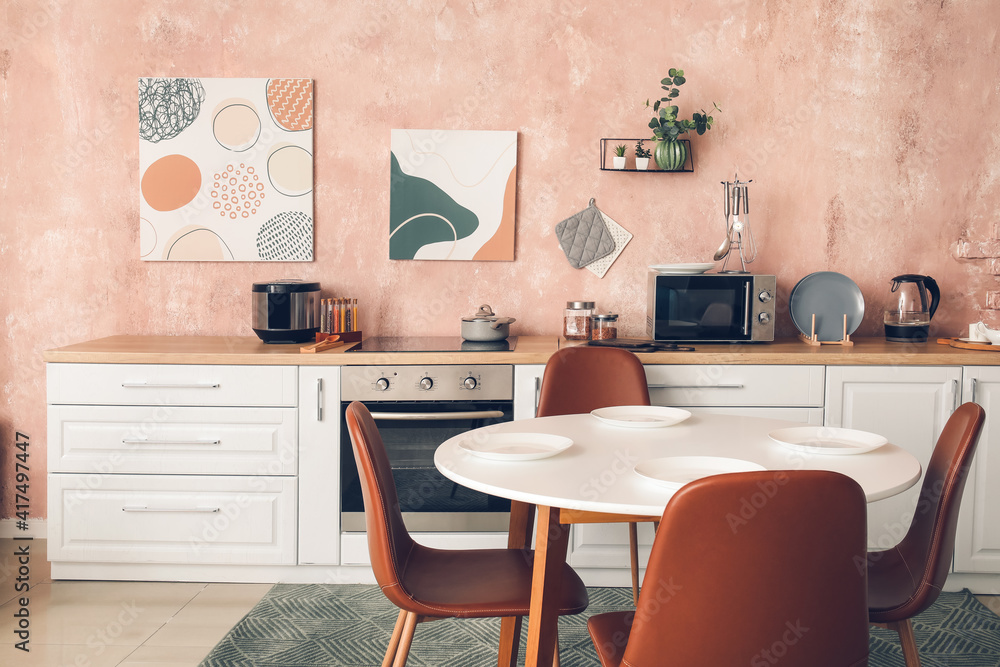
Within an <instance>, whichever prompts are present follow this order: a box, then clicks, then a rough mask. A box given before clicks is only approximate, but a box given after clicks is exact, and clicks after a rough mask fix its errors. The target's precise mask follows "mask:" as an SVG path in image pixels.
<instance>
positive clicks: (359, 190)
mask: <svg viewBox="0 0 1000 667" xmlns="http://www.w3.org/2000/svg"><path fill="white" fill-rule="evenodd" d="M227 4H228V3H221V2H204V1H203V0H173V1H169V2H168V1H166V0H160V1H152V0H150V1H145V2H140V3H136V2H134V1H126V0H105V1H104V2H101V3H74V2H70V1H69V0H49V1H41V0H39V1H31V0H20V1H19V0H13V1H12V2H5V3H3V6H2V9H0V109H2V122H0V192H2V197H3V199H2V203H0V219H2V226H0V271H2V280H0V294H2V295H3V300H2V304H3V310H4V312H3V315H4V327H3V334H2V339H0V340H2V341H3V342H2V349H0V352H2V355H0V377H2V387H3V389H2V391H3V403H2V406H0V428H2V429H3V442H4V444H5V445H6V446H8V447H5V451H4V454H3V456H4V460H3V461H2V463H0V471H2V473H0V474H2V478H3V479H7V480H9V479H10V478H11V467H12V466H11V460H10V459H11V456H12V455H11V453H10V449H9V444H10V441H11V439H12V435H11V430H12V429H18V430H20V431H22V432H25V433H28V434H29V435H30V436H31V438H32V443H33V444H32V447H33V451H32V457H33V458H32V464H33V465H32V469H33V481H34V486H33V494H32V495H33V499H34V510H33V514H34V515H42V514H43V504H44V500H43V495H44V443H45V392H44V384H45V378H44V367H43V364H42V362H41V356H40V355H41V352H42V351H43V350H45V349H47V348H51V347H55V346H59V345H63V344H68V343H72V342H77V341H83V340H87V339H91V338H96V337H100V336H106V335H111V334H238V335H251V331H250V322H249V319H250V284H251V283H252V282H254V281H261V280H268V279H274V278H280V277H292V276H294V277H300V278H304V279H311V280H318V281H320V282H321V283H322V285H323V288H324V293H328V294H330V295H334V294H336V295H351V296H356V297H358V298H359V303H360V304H361V306H362V324H363V326H364V329H365V330H366V331H367V332H370V333H381V334H401V335H406V334H440V335H457V334H458V331H459V318H460V317H462V316H464V315H467V314H470V313H472V312H473V311H474V310H475V307H476V306H477V305H478V304H480V303H484V302H488V303H490V304H492V305H493V307H494V308H495V310H496V311H497V312H498V313H500V314H503V315H511V316H515V317H517V318H518V323H517V324H515V325H514V329H513V330H514V332H515V333H520V334H554V333H557V332H558V331H559V327H560V323H561V320H560V316H561V308H562V306H563V304H564V302H565V301H566V300H570V299H583V298H586V299H593V300H596V301H597V302H598V305H599V307H601V308H602V309H607V308H610V309H613V310H615V311H618V312H620V313H621V316H622V317H621V321H622V329H623V334H625V335H638V334H640V333H641V330H642V326H643V320H644V307H645V305H644V304H645V301H644V300H645V288H644V284H645V283H644V274H645V269H646V266H647V265H648V264H651V263H661V262H692V261H706V260H707V259H708V258H710V256H711V254H712V252H713V251H714V250H715V248H716V247H718V245H719V243H720V242H721V240H722V238H723V227H722V219H723V217H722V212H721V206H720V204H721V199H722V198H721V192H722V190H721V186H720V185H719V182H720V181H722V180H726V179H731V178H732V176H733V172H734V170H737V169H738V170H739V173H740V175H741V177H752V178H753V179H754V184H753V186H752V191H751V202H752V205H753V210H752V221H753V225H754V226H755V228H756V234H757V239H758V244H759V246H760V258H759V260H758V261H757V263H755V264H754V265H753V266H752V269H753V270H754V271H755V272H758V273H774V274H776V275H777V276H778V286H779V292H780V295H779V296H780V299H781V304H782V306H780V307H779V322H778V333H779V335H788V334H791V333H793V332H794V330H793V328H792V326H791V322H790V319H789V317H788V314H787V308H785V307H784V306H783V304H785V303H786V302H787V298H788V293H789V291H790V290H791V288H792V287H793V286H794V285H795V283H796V281H798V280H799V279H800V278H802V277H803V276H805V275H806V274H808V273H811V272H813V271H820V270H833V271H839V272H842V273H845V274H847V275H848V276H850V277H851V278H853V279H854V280H855V281H856V282H857V283H858V284H859V285H860V286H861V289H862V291H863V292H864V295H865V299H866V302H867V311H866V316H865V321H864V323H863V325H862V327H861V329H860V330H859V332H858V333H859V334H861V335H880V334H881V332H882V329H881V311H882V308H883V304H884V302H885V301H886V300H887V295H888V286H889V282H888V281H889V278H891V277H892V276H894V275H896V274H898V273H908V272H912V273H926V274H930V275H932V276H934V277H935V278H936V279H937V280H938V282H939V284H940V285H941V287H942V290H943V293H944V297H943V303H942V306H941V308H940V310H939V312H938V315H937V317H936V318H935V320H934V324H933V326H932V335H957V334H959V333H960V332H961V331H962V329H963V327H964V325H965V324H967V323H968V322H970V321H975V320H977V319H979V318H980V316H981V315H982V313H981V312H980V310H981V309H983V308H985V307H986V306H987V295H988V293H990V292H994V291H995V290H997V285H996V280H995V278H994V277H993V272H994V271H997V272H1000V268H998V269H994V268H993V264H994V262H993V260H992V259H990V258H991V257H993V256H995V255H998V254H1000V250H998V249H995V248H994V246H995V245H997V244H996V242H995V241H993V242H991V241H992V240H993V239H994V238H995V235H996V232H995V231H994V225H995V224H996V223H997V222H998V220H997V216H996V210H997V209H998V207H1000V183H998V178H1000V120H998V116H997V114H996V111H995V110H996V108H997V102H998V99H997V97H998V88H997V84H996V75H997V63H998V62H1000V60H998V53H997V51H998V48H997V46H998V45H997V25H1000V4H997V3H995V2H989V1H988V0H980V1H972V2H953V1H951V0H943V1H942V2H940V3H939V2H895V1H890V0H886V1H884V2H881V1H880V2H874V3H872V2H870V1H869V0H843V1H839V2H838V1H836V0H832V1H831V0H796V1H795V2H792V1H791V0H784V1H781V0H775V1H764V0H761V1H760V2H750V1H746V0H714V1H713V0H707V1H705V2H691V1H689V0H686V1H680V0H632V1H623V2H584V1H582V0H549V1H544V0H506V1H504V2H500V1H499V0H467V1H465V2H450V1H446V0H436V1H426V2H420V1H417V2H395V1H393V2H384V3H383V2H378V3H375V2H365V3H359V2H300V3H271V2H263V1H262V0H253V1H247V2H240V3H233V4H232V6H231V7H229V6H227ZM672 66H674V67H681V68H683V69H684V70H685V73H686V75H687V77H688V83H687V84H686V85H685V86H684V87H683V88H682V94H681V97H680V102H681V104H682V110H683V111H684V112H685V113H686V114H690V113H691V111H694V110H697V109H698V108H700V107H701V106H703V105H704V106H708V105H710V104H711V102H712V101H716V102H718V104H719V105H720V106H721V107H722V109H723V113H721V114H716V119H717V125H716V128H715V129H714V130H712V131H711V132H710V133H709V134H707V135H705V136H703V137H695V138H694V146H695V149H694V150H695V159H696V172H695V173H693V174H678V175H662V174H618V173H613V172H602V171H599V170H598V168H597V166H598V151H597V147H598V140H599V138H600V137H602V136H603V137H620V136H626V137H629V136H645V135H646V132H647V130H646V129H645V128H646V122H647V120H648V114H647V113H646V111H645V110H644V109H643V108H642V102H643V101H645V100H646V99H647V98H649V97H653V96H655V95H656V94H657V93H658V92H659V87H658V81H659V80H660V78H661V77H663V76H665V75H666V71H667V69H668V68H669V67H672ZM139 76H204V77H209V76H215V77H224V76H233V77H269V76H280V77H311V78H313V79H314V80H315V95H316V134H315V137H316V143H315V182H316V189H315V210H316V215H315V218H316V226H315V234H316V244H315V251H316V252H315V255H316V261H314V262H312V263H303V264H295V265H288V264H266V263H241V264H223V263H144V262H141V261H139V259H138V256H139V248H138V236H139V232H138V229H139V227H138V196H139V195H138V174H137V171H138V124H137V111H136V80H137V78H138V77H139ZM392 128H454V129H495V130H517V131H518V132H519V147H518V152H519V155H518V161H519V163H518V193H517V197H518V202H517V246H516V261H514V262H498V263H485V262H406V261H394V262H390V261H389V260H388V259H387V256H388V239H387V221H388V206H389V202H388V182H389V178H388V176H389V174H388V170H389V160H388V146H389V131H390V129H392ZM630 148H631V147H630ZM630 154H631V151H630ZM591 197H595V198H596V199H597V203H598V205H599V206H600V207H601V208H602V209H603V210H605V211H606V212H607V213H608V214H609V215H610V216H611V217H613V218H614V219H615V220H617V221H618V222H619V223H620V224H622V225H623V226H624V227H625V228H626V229H628V230H630V231H631V232H632V233H633V234H634V235H635V238H634V239H633V241H632V243H631V244H630V245H629V246H628V248H627V249H626V251H625V252H624V254H622V256H621V257H620V258H619V259H618V261H617V262H616V263H615V264H614V266H613V267H612V268H611V270H610V271H609V272H608V274H607V276H606V277H605V278H604V279H603V280H601V279H598V278H596V277H595V276H593V275H592V274H591V273H590V272H589V271H586V270H574V269H572V268H571V267H570V266H569V265H568V263H567V262H566V261H565V259H564V257H563V255H562V251H561V250H560V249H559V247H558V244H557V242H556V240H555V237H554V235H553V227H554V225H555V224H556V223H557V222H559V221H560V220H561V219H563V218H564V217H566V216H567V215H569V214H571V213H574V212H576V211H577V210H579V209H581V208H583V207H584V206H585V205H586V204H587V201H588V200H589V199H590V198H591ZM960 242H961V243H960ZM974 256H977V257H984V258H985V259H981V260H975V259H973V260H969V259H963V258H961V257H974ZM428 314H432V316H430V317H429V316H428ZM994 314H995V313H992V312H985V315H986V316H993V315H994ZM3 502H4V505H3V508H4V515H5V516H10V514H11V509H12V502H11V496H10V494H9V493H5V494H4V501H3Z"/></svg>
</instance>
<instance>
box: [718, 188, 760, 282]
mask: <svg viewBox="0 0 1000 667" xmlns="http://www.w3.org/2000/svg"><path fill="white" fill-rule="evenodd" d="M734 178H735V180H734V181H722V185H724V186H725V198H724V200H723V207H724V210H725V213H726V240H725V241H723V242H722V245H721V246H719V250H718V251H717V252H716V253H715V260H716V261H719V260H720V259H722V258H725V259H726V261H725V262H723V263H722V269H721V270H720V271H719V272H720V273H747V264H750V263H752V262H753V261H754V260H755V259H757V242H756V241H755V240H754V238H753V230H752V229H751V228H750V189H749V188H748V187H747V186H748V185H749V184H750V183H753V179H751V180H749V181H741V180H740V178H739V174H736V175H735V176H734ZM734 248H735V249H737V250H738V251H739V255H740V269H730V270H728V271H727V270H726V264H728V263H729V255H730V253H731V252H732V251H733V249H734Z"/></svg>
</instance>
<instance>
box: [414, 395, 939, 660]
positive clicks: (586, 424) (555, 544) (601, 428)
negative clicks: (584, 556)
mask: <svg viewBox="0 0 1000 667" xmlns="http://www.w3.org/2000/svg"><path fill="white" fill-rule="evenodd" d="M639 423H641V422H639ZM801 426H805V425H804V424H799V423H794V422H788V421H782V420H775V419H765V418H760V417H748V416H742V415H740V416H736V415H721V414H710V413H702V412H698V413H694V414H692V415H691V416H690V417H689V418H687V419H685V420H684V421H681V422H680V423H677V424H674V425H671V426H662V427H655V428H649V427H644V428H639V427H635V426H632V427H629V426H623V425H618V424H611V423H607V422H606V421H603V420H601V419H598V418H597V417H595V416H593V415H590V414H580V415H563V416H556V417H538V418H534V419H523V420H518V421H512V422H504V423H501V424H493V425H490V426H486V427H483V428H480V429H474V430H472V431H468V432H465V433H462V434H459V435H456V436H454V437H452V438H449V439H448V440H446V441H445V442H444V443H442V444H441V445H440V446H439V447H438V448H437V450H436V452H435V454H434V465H435V466H436V467H437V469H438V470H439V471H440V472H441V474H442V475H444V476H445V477H447V478H448V479H450V480H452V481H453V482H456V483H458V484H461V485H462V486H466V487H468V488H470V489H474V490H476V491H481V492H484V493H488V494H491V495H494V496H499V497H502V498H509V499H510V500H511V501H512V503H511V527H510V536H509V539H508V546H509V547H511V548H527V547H528V546H530V543H531V523H532V520H533V518H534V516H533V515H534V511H533V509H534V508H537V525H536V529H535V530H536V537H535V560H534V566H533V567H534V569H533V574H532V600H531V610H530V615H529V622H528V650H527V656H526V664H527V665H548V664H550V662H551V659H552V653H553V651H554V650H555V636H556V632H557V626H556V620H557V612H556V609H555V605H554V600H556V599H557V598H558V591H557V590H554V589H555V587H556V586H557V585H558V581H559V579H560V577H559V576H557V573H558V571H559V570H558V568H561V567H562V564H563V563H564V562H565V560H566V544H567V540H568V525H567V524H568V523H575V522H580V521H588V520H589V519H587V518H586V516H587V515H588V514H589V513H595V514H594V517H595V519H594V520H601V519H604V518H607V517H606V515H619V516H620V519H621V520H625V519H627V518H628V516H627V515H632V517H633V518H634V517H635V516H639V517H654V518H658V517H659V516H661V515H662V514H663V510H664V508H665V507H666V504H667V502H668V501H669V500H670V497H671V496H672V495H673V494H674V492H675V490H676V488H671V487H670V486H667V485H665V484H664V483H663V481H664V480H657V479H653V478H650V477H648V476H643V475H641V474H639V473H638V472H636V466H639V467H640V470H647V469H648V466H649V462H656V461H658V460H660V459H666V458H668V457H716V458H718V457H722V458H724V459H735V460H737V461H738V462H744V463H745V464H746V465H748V466H750V467H755V468H757V469H760V468H763V469H766V470H775V471H779V470H832V471H835V472H839V473H843V474H844V475H847V476H848V477H851V478H853V479H854V480H855V481H856V482H857V483H858V484H859V485H860V486H861V488H862V489H863V490H864V493H865V496H866V498H867V500H868V502H872V501H875V500H881V499H883V498H888V497H890V496H893V495H896V494H898V493H901V492H903V491H905V490H906V489H908V488H910V487H911V486H913V485H914V484H915V483H916V482H917V480H919V479H920V473H921V468H920V463H919V462H918V461H917V459H916V458H915V457H914V456H913V455H912V454H910V453H909V452H907V451H906V450H904V449H902V448H900V447H898V446H896V445H893V444H891V443H887V444H884V445H882V446H880V447H877V448H876V449H873V450H871V451H867V452H865V453H861V454H852V455H832V454H829V453H818V452H817V453H813V452H812V451H808V449H809V448H805V450H803V448H797V447H791V446H789V445H788V444H782V443H780V442H777V441H775V440H774V439H772V438H771V437H770V436H769V433H771V432H773V431H776V430H779V429H786V428H791V427H801ZM814 428H817V429H818V428H820V427H814ZM820 433H821V431H820ZM508 434H545V435H547V436H560V437H562V438H568V439H569V440H571V441H572V444H570V445H569V446H568V447H567V448H566V449H564V450H562V451H559V452H558V453H556V454H554V455H552V456H548V457H545V458H537V459H533V460H516V459H517V455H516V454H514V455H513V456H512V457H511V458H508V459H504V457H503V454H502V452H503V451H504V450H500V451H501V453H500V458H484V457H483V456H482V451H481V450H491V449H492V448H491V447H490V446H489V445H490V443H491V441H494V442H495V441H496V440H497V439H498V438H499V439H501V440H511V439H512V438H510V437H507V436H508ZM513 439H514V440H524V441H525V442H530V441H531V437H530V436H528V437H525V436H516V437H515V438H513ZM470 450H480V453H478V454H477V453H473V452H472V451H470ZM827 451H829V450H827ZM644 463H646V466H643V465H642V464H644ZM729 463H731V461H730V462H729ZM758 466H759V467H758ZM723 467H725V466H723ZM647 471H648V470H647ZM776 479H779V478H778V477H776ZM668 481H669V480H668ZM675 486H676V485H675ZM597 515H605V516H603V517H602V516H597ZM622 515H625V516H622ZM567 517H569V518H567ZM581 517H583V518H581ZM640 520H641V519H640ZM519 633H520V619H504V623H503V625H502V632H501V645H500V660H499V664H501V665H507V664H514V661H515V660H516V654H517V652H516V645H517V636H519Z"/></svg>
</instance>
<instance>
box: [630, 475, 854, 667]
mask: <svg viewBox="0 0 1000 667" xmlns="http://www.w3.org/2000/svg"><path fill="white" fill-rule="evenodd" d="M865 544H866V507H865V495H864V492H863V491H862V490H861V487H860V486H858V484H857V483H856V482H855V481H854V480H852V479H851V478H849V477H846V476H844V475H841V474H839V473H835V472H829V471H822V470H795V471H792V470H789V471H767V472H754V473H739V474H726V475H716V476H712V477H705V478H702V479H699V480H696V481H694V482H691V483H690V484H688V485H686V486H684V487H683V488H681V489H680V491H678V492H677V493H675V494H674V496H673V498H671V500H670V502H669V503H668V504H667V507H666V510H665V511H664V512H663V518H662V520H661V522H660V526H659V528H658V529H657V531H656V538H655V540H654V542H653V549H652V552H651V554H650V557H649V565H648V568H647V570H646V576H645V579H644V580H643V584H642V591H641V593H640V594H639V604H638V606H637V608H636V612H635V618H634V621H633V625H632V632H631V636H630V637H629V639H628V644H627V646H626V647H625V652H624V656H623V657H624V660H623V664H628V665H634V666H636V667H645V666H646V665H650V666H652V665H662V664H664V657H665V656H669V662H670V664H676V665H758V664H760V665H772V664H776V663H779V664H781V665H789V666H792V665H802V666H805V665H808V666H810V667H817V666H823V665H840V666H846V665H855V664H867V662H866V661H867V656H868V604H867V600H868V598H867V593H868V582H867V571H866V569H865V568H864V567H863V566H861V567H859V565H858V564H859V563H864V558H865ZM706 632H708V633H710V634H712V635H714V636H711V637H710V636H709V635H707V634H706Z"/></svg>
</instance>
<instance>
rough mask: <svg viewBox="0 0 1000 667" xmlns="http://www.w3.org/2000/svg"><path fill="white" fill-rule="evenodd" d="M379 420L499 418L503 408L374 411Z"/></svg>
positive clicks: (374, 416)
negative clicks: (439, 410) (446, 410)
mask: <svg viewBox="0 0 1000 667" xmlns="http://www.w3.org/2000/svg"><path fill="white" fill-rule="evenodd" d="M371 414H372V419H374V420H376V421H378V420H380V419H381V420H382V421H444V420H446V419H499V418H500V417H503V411H502V410H471V411H468V412H373V413H371Z"/></svg>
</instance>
